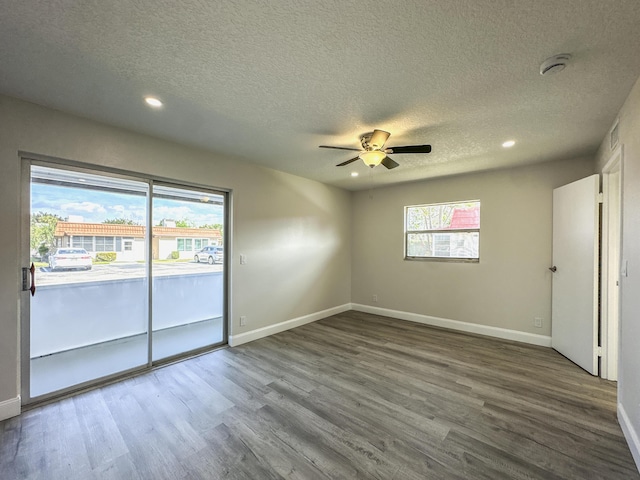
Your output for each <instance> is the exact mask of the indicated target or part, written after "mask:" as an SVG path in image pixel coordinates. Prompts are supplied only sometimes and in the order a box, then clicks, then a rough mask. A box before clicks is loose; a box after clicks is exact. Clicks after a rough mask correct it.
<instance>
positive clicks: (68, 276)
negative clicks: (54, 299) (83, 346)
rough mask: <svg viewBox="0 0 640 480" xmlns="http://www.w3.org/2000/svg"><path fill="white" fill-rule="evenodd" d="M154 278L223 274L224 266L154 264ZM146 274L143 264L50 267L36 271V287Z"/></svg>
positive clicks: (120, 278) (138, 276)
mask: <svg viewBox="0 0 640 480" xmlns="http://www.w3.org/2000/svg"><path fill="white" fill-rule="evenodd" d="M152 268H153V276H154V277H156V276H169V275H193V274H202V273H207V272H209V273H214V272H221V271H222V270H223V268H222V265H209V264H207V263H195V262H175V263H165V262H158V263H156V262H154V263H153V266H152ZM145 274H146V265H145V264H143V263H109V264H107V265H94V266H93V268H92V269H91V270H60V271H55V272H52V271H50V270H49V267H40V268H38V269H37V270H36V287H38V286H45V285H61V284H66V283H85V282H103V281H105V280H113V281H116V280H122V279H125V278H140V277H144V276H145Z"/></svg>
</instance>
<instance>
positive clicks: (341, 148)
mask: <svg viewBox="0 0 640 480" xmlns="http://www.w3.org/2000/svg"><path fill="white" fill-rule="evenodd" d="M320 148H333V149H334V150H352V151H354V152H359V151H361V150H362V149H361V148H349V147H332V146H330V145H320Z"/></svg>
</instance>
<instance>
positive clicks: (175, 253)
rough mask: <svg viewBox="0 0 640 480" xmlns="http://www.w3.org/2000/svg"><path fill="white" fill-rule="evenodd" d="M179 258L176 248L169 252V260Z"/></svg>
mask: <svg viewBox="0 0 640 480" xmlns="http://www.w3.org/2000/svg"><path fill="white" fill-rule="evenodd" d="M179 258H180V252H178V251H177V250H174V251H173V252H171V260H178V259H179Z"/></svg>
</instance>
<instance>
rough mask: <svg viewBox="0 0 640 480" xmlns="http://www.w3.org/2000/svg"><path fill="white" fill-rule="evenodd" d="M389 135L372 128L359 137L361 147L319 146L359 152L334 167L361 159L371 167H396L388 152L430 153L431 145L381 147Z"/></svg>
mask: <svg viewBox="0 0 640 480" xmlns="http://www.w3.org/2000/svg"><path fill="white" fill-rule="evenodd" d="M389 135H391V134H390V133H389V132H385V131H384V130H374V131H373V132H370V133H365V134H364V135H362V137H360V143H361V144H362V148H349V147H332V146H330V145H320V148H333V149H335V150H353V151H354V152H360V153H359V154H358V156H357V157H354V158H351V159H349V160H347V161H346V162H342V163H339V164H338V165H336V167H343V166H345V165H349V164H350V163H352V162H355V161H356V160H358V159H361V160H362V161H363V162H364V163H365V165H367V166H369V167H371V168H373V167H375V166H377V165H380V164H382V165H384V166H385V167H387V168H388V169H392V168H396V167H397V166H399V164H398V162H396V161H395V160H392V159H391V158H389V157H388V156H387V154H388V153H430V152H431V145H407V146H405V147H390V148H383V147H384V144H385V142H386V141H387V139H388V138H389Z"/></svg>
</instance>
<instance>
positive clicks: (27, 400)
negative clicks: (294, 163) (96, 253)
mask: <svg viewBox="0 0 640 480" xmlns="http://www.w3.org/2000/svg"><path fill="white" fill-rule="evenodd" d="M18 156H19V158H20V162H21V166H20V167H21V168H20V170H21V177H20V182H21V193H20V210H21V214H20V219H21V221H20V229H19V235H20V243H19V245H20V249H19V252H18V254H19V259H20V261H19V268H20V271H21V272H22V268H24V267H27V268H28V267H29V265H31V262H30V258H31V248H30V235H31V232H30V219H31V166H32V165H35V166H42V167H49V168H58V169H61V170H67V171H83V172H85V173H93V174H96V175H106V176H110V177H114V178H124V179H128V180H135V181H138V182H143V183H146V184H147V185H148V194H147V199H146V205H147V212H146V221H147V228H146V233H145V247H146V251H145V258H146V260H147V261H146V272H145V273H146V275H147V288H148V294H147V301H148V310H147V312H148V314H147V363H146V364H145V365H141V366H139V367H134V368H131V369H127V370H123V371H120V372H117V373H114V374H111V375H106V376H103V377H99V378H96V379H94V380H90V381H86V382H82V383H79V384H76V385H73V386H71V387H67V388H64V389H61V390H56V391H54V392H51V393H47V394H44V395H40V396H37V397H31V393H30V383H31V374H30V364H31V358H30V357H31V355H30V352H31V341H30V336H31V308H30V305H31V293H30V292H29V291H28V290H23V289H22V288H21V291H20V298H19V321H20V328H19V333H20V338H19V354H18V355H19V362H20V368H19V372H18V379H17V382H18V390H19V391H20V392H21V404H22V405H23V406H27V405H35V404H39V403H43V402H47V401H50V400H54V399H57V398H62V397H65V396H69V395H72V394H74V393H77V392H80V391H83V390H88V389H91V388H97V387H100V386H103V385H106V384H109V383H112V382H114V381H117V380H120V379H124V378H127V377H130V376H133V375H137V374H141V373H144V372H148V371H150V370H152V369H153V368H154V367H156V366H160V365H164V364H167V363H171V362H175V361H177V360H181V359H185V358H189V357H192V356H195V355H199V354H202V353H204V352H207V351H211V350H215V349H217V348H220V347H222V346H224V345H226V344H227V343H228V340H229V321H230V312H229V311H230V308H229V305H230V298H231V297H230V295H231V293H230V290H231V289H230V278H231V272H230V271H229V270H230V266H231V265H230V262H229V259H230V258H231V257H230V246H231V244H232V242H231V232H232V228H231V218H232V215H231V208H232V191H231V190H230V189H225V188H219V187H212V186H208V185H202V184H198V183H193V182H188V181H182V180H177V179H168V178H164V177H159V176H154V175H148V174H143V173H137V172H131V171H127V170H122V169H117V168H112V167H104V166H101V165H94V164H90V163H84V162H78V161H74V160H66V159H61V158H55V157H50V156H47V155H41V154H36V153H32V152H24V151H19V152H18ZM154 184H158V185H165V186H172V187H176V188H183V189H193V190H197V191H203V192H210V193H212V194H215V195H221V196H222V197H223V198H224V210H223V211H224V213H223V215H224V232H223V237H222V240H223V246H224V259H223V279H222V282H223V298H222V303H223V306H222V315H223V321H222V329H223V331H222V341H221V342H219V343H215V344H212V345H209V346H206V347H202V348H198V349H195V350H191V351H187V352H183V353H181V354H178V355H174V356H171V357H168V358H163V359H160V360H156V361H153V359H152V358H153V357H152V355H153V351H152V348H153V330H152V327H153V325H152V322H153V305H152V304H153V256H152V254H151V252H152V242H153V235H152V228H153V222H152V215H153V211H152V204H153V185H154ZM21 275H22V274H21ZM20 278H21V279H22V276H20ZM36 289H37V285H36Z"/></svg>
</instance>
